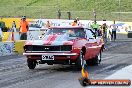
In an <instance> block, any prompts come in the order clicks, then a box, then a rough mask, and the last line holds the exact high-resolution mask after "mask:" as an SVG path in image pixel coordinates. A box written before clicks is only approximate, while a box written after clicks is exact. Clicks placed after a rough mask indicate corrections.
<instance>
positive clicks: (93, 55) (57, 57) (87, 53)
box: [23, 27, 104, 69]
mask: <svg viewBox="0 0 132 88" xmlns="http://www.w3.org/2000/svg"><path fill="white" fill-rule="evenodd" d="M103 48H104V42H103V40H102V38H101V37H96V36H95V34H94V32H93V31H92V30H91V29H87V28H83V27H51V28H49V29H48V30H47V32H46V33H45V35H44V36H42V37H41V38H40V39H39V40H29V41H27V42H26V43H25V45H24V53H23V55H26V56H27V64H28V67H29V69H34V68H35V67H36V64H45V63H47V64H48V65H53V64H70V65H71V64H74V65H76V66H77V68H82V66H84V64H88V63H89V62H90V63H92V64H94V65H98V64H99V63H100V62H101V52H102V50H103Z"/></svg>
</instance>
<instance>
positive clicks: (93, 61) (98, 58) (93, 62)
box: [86, 51, 102, 65]
mask: <svg viewBox="0 0 132 88" xmlns="http://www.w3.org/2000/svg"><path fill="white" fill-rule="evenodd" d="M101 53H102V51H100V53H99V54H98V55H97V56H96V57H95V58H93V59H90V60H87V62H86V63H87V64H89V65H99V64H100V62H101V56H102V54H101Z"/></svg>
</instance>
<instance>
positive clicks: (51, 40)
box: [25, 35, 73, 45]
mask: <svg viewBox="0 0 132 88" xmlns="http://www.w3.org/2000/svg"><path fill="white" fill-rule="evenodd" d="M25 45H73V39H70V38H69V37H68V36H67V35H46V36H45V37H44V38H43V39H42V40H32V41H31V40H30V41H27V42H26V44H25Z"/></svg>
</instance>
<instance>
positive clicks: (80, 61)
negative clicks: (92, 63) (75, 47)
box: [76, 50, 86, 69]
mask: <svg viewBox="0 0 132 88" xmlns="http://www.w3.org/2000/svg"><path fill="white" fill-rule="evenodd" d="M85 65H86V61H85V60H84V53H83V51H82V50H80V54H79V57H78V58H77V61H76V66H77V68H78V69H82V67H84V66H85Z"/></svg>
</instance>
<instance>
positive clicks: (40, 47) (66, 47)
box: [24, 45, 72, 51]
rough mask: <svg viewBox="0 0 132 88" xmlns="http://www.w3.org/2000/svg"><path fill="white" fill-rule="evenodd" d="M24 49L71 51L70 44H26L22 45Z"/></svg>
mask: <svg viewBox="0 0 132 88" xmlns="http://www.w3.org/2000/svg"><path fill="white" fill-rule="evenodd" d="M24 50H26V51H71V50H72V45H60V46H43V45H26V46H25V47H24Z"/></svg>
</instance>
